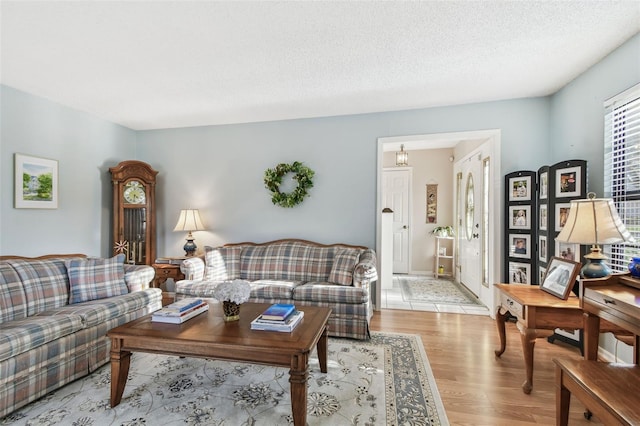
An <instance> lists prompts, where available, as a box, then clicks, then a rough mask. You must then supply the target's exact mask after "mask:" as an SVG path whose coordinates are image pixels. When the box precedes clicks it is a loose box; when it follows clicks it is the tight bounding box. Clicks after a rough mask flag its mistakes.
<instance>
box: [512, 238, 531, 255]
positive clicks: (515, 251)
mask: <svg viewBox="0 0 640 426" xmlns="http://www.w3.org/2000/svg"><path fill="white" fill-rule="evenodd" d="M509 256H511V257H522V258H524V259H529V258H531V236H530V235H528V234H509Z"/></svg>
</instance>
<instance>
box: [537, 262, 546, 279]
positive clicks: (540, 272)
mask: <svg viewBox="0 0 640 426" xmlns="http://www.w3.org/2000/svg"><path fill="white" fill-rule="evenodd" d="M546 273H547V268H545V267H544V266H540V267H539V268H538V282H539V283H541V282H542V281H544V274H546Z"/></svg>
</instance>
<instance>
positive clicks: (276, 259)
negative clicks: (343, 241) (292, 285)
mask: <svg viewBox="0 0 640 426" xmlns="http://www.w3.org/2000/svg"><path fill="white" fill-rule="evenodd" d="M334 252H335V248H334V247H314V246H310V245H306V244H304V243H301V242H298V241H295V242H288V241H285V242H279V243H274V244H269V245H265V246H245V247H243V249H242V257H241V259H240V278H241V279H243V280H249V281H254V280H260V279H267V280H289V281H326V279H327V277H328V276H329V273H330V272H331V265H332V263H333V254H334Z"/></svg>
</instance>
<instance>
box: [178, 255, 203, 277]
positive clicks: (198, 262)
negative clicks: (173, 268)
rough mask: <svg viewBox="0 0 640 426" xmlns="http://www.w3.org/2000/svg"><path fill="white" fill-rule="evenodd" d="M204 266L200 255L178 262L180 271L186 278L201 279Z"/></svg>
mask: <svg viewBox="0 0 640 426" xmlns="http://www.w3.org/2000/svg"><path fill="white" fill-rule="evenodd" d="M204 267H205V264H204V260H203V259H202V258H201V257H189V258H187V259H185V260H183V261H182V263H181V264H180V271H181V272H182V273H183V274H184V278H185V279H187V280H193V281H201V280H203V279H204Z"/></svg>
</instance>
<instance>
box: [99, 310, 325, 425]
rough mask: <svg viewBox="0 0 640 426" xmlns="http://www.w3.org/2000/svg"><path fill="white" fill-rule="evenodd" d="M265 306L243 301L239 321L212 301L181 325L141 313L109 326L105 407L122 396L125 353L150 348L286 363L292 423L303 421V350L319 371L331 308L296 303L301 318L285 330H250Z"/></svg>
mask: <svg viewBox="0 0 640 426" xmlns="http://www.w3.org/2000/svg"><path fill="white" fill-rule="evenodd" d="M268 306H269V304H258V303H244V304H242V306H241V308H240V320H239V321H233V322H225V321H224V320H223V319H222V306H221V305H220V304H217V303H216V304H211V305H210V307H209V311H208V312H205V313H203V314H200V315H198V316H196V317H195V318H192V319H190V320H188V321H186V322H184V323H183V324H179V325H178V324H165V323H158V322H152V321H151V315H146V316H144V317H142V318H139V319H137V320H134V321H131V322H129V323H127V324H124V325H121V326H120V327H116V328H114V329H112V330H110V331H109V332H108V333H107V336H108V337H110V338H111V407H115V406H116V405H118V404H119V403H120V400H121V399H122V394H123V392H124V387H125V385H126V383H127V375H128V374H129V364H130V361H131V352H152V353H159V354H166V355H176V356H184V357H199V358H216V359H223V360H229V361H240V362H249V363H255V364H266V365H273V366H278V367H289V383H291V409H292V411H293V422H294V424H295V425H301V426H304V425H306V420H307V379H308V376H309V373H308V367H309V355H310V354H311V351H312V350H313V348H314V347H317V349H318V360H319V362H320V371H322V372H323V373H326V372H327V337H328V333H327V331H328V328H327V320H328V319H329V315H330V314H331V309H329V308H320V307H311V306H304V307H300V310H302V311H304V319H303V320H302V322H301V323H300V324H298V326H297V327H296V328H295V329H294V330H293V331H292V332H291V333H281V332H277V331H258V330H251V325H250V323H251V321H252V320H253V319H255V318H256V317H257V316H258V315H260V314H261V313H262V312H263V311H264V310H265V309H266V308H267V307H268Z"/></svg>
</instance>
